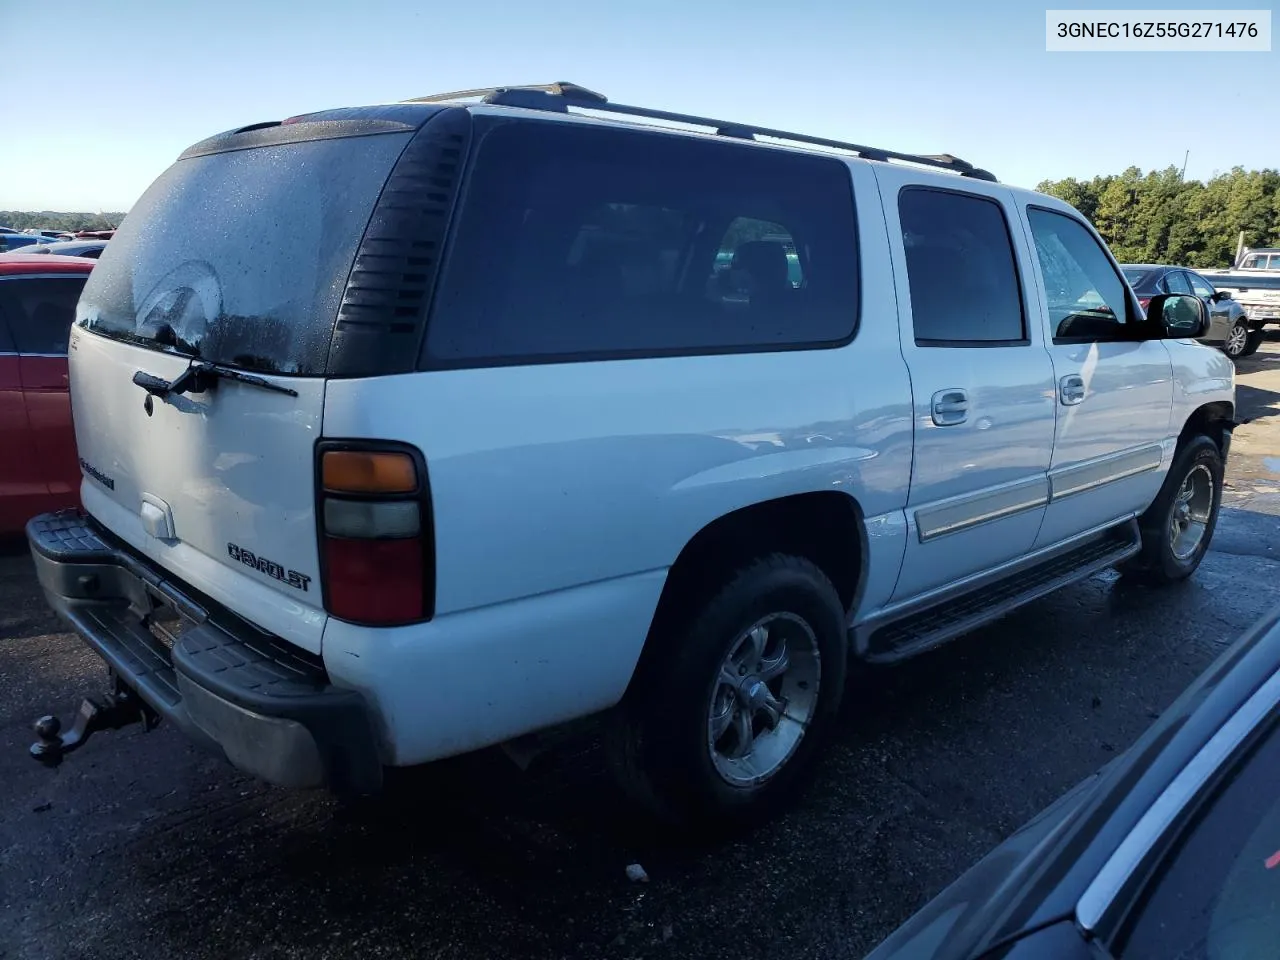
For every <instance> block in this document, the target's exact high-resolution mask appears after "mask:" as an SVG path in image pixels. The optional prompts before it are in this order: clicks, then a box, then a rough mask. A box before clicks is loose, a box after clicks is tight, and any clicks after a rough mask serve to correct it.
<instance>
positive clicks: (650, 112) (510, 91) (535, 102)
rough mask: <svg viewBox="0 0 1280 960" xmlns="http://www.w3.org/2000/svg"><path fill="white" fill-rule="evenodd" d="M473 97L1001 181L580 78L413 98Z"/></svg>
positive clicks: (948, 161) (944, 159)
mask: <svg viewBox="0 0 1280 960" xmlns="http://www.w3.org/2000/svg"><path fill="white" fill-rule="evenodd" d="M468 99H479V100H480V101H481V102H482V103H492V104H497V105H499V106H505V107H523V108H525V109H528V110H549V111H552V112H554V113H568V112H569V108H570V107H574V108H576V109H579V110H596V111H599V112H601V113H615V114H620V115H622V116H628V117H643V118H646V119H650V120H664V121H667V122H669V123H683V124H688V125H690V126H695V127H708V128H710V129H712V130H714V131H715V132H716V134H718V135H719V136H722V137H733V138H735V139H738V140H755V139H756V138H757V137H765V138H767V139H769V140H780V141H783V142H789V143H802V144H809V145H812V146H818V147H829V148H831V149H834V150H844V151H848V152H850V153H855V154H857V155H858V156H860V157H863V158H865V159H867V160H880V161H883V162H889V161H891V160H896V161H899V162H902V163H915V164H920V165H923V166H926V167H937V168H939V169H942V170H950V171H952V172H954V173H958V174H960V175H961V176H962V177H972V178H973V179H975V180H989V181H991V182H992V183H995V182H997V180H996V177H995V175H994V174H993V173H990V172H989V171H987V170H982V169H980V168H978V167H975V166H974V165H973V164H971V163H968V162H966V161H964V160H961V159H960V158H959V157H953V156H951V154H949V153H942V154H918V153H902V152H900V151H897V150H885V149H882V148H880V147H866V146H863V145H861V144H857V143H847V142H845V141H843V140H831V139H829V138H827V137H812V136H809V135H808V134H803V133H791V132H789V131H786V130H774V129H772V128H769V127H757V126H755V125H753V124H745V123H733V122H728V121H724V120H713V119H710V118H709V117H696V116H693V115H691V114H686V113H672V112H670V111H668V110H654V109H652V108H649V107H633V106H628V105H627V104H622V103H610V102H609V98H608V97H606V96H605V95H604V94H602V93H596V92H595V91H594V90H588V89H587V88H586V87H583V86H579V85H578V84H576V83H568V82H565V81H561V82H559V83H543V84H529V85H525V86H514V87H481V88H478V89H475V90H459V91H456V92H454V93H440V94H433V95H432V96H429V97H414V98H413V99H412V100H410V101H407V102H410V103H439V102H443V101H448V100H468Z"/></svg>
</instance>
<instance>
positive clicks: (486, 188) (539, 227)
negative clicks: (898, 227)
mask: <svg viewBox="0 0 1280 960" xmlns="http://www.w3.org/2000/svg"><path fill="white" fill-rule="evenodd" d="M856 282H857V251H856V248H855V235H854V220H853V197H852V192H851V189H850V183H849V171H848V168H847V167H846V166H845V165H844V164H843V163H841V162H840V161H838V160H833V159H830V158H826V157H816V156H812V157H811V156H804V155H800V154H790V153H784V152H782V151H778V150H771V149H761V148H759V147H749V146H745V145H741V144H733V143H722V142H715V141H703V140H693V139H691V138H686V137H676V136H670V135H665V134H654V133H649V132H642V131H634V132H633V131H627V130H615V129H606V128H602V127H586V126H579V125H576V124H575V125H569V124H559V123H543V122H528V123H507V124H505V125H502V126H497V127H494V128H493V129H492V130H491V131H490V132H489V133H488V134H487V135H486V136H485V137H484V138H483V140H482V141H481V144H480V147H479V150H478V154H477V157H476V161H475V165H474V167H473V169H472V171H471V173H470V176H469V179H468V187H467V192H466V196H465V199H464V202H463V206H462V210H461V213H460V217H459V224H458V226H457V229H456V233H455V236H454V239H453V243H452V247H451V249H450V251H449V254H448V257H447V259H446V263H445V268H444V276H443V278H442V280H441V286H440V288H439V290H438V291H437V296H436V302H435V305H434V309H433V312H432V316H431V320H430V323H429V325H428V329H427V337H426V344H425V351H424V354H425V355H424V362H425V363H426V364H427V365H435V366H476V365H484V364H492V363H510V362H522V361H523V362H530V361H538V360H542V361H544V362H545V361H549V360H554V359H570V358H574V359H585V358H589V357H593V356H594V357H607V356H629V355H630V356H635V355H645V354H650V355H653V354H663V353H707V352H719V351H723V350H768V349H773V348H779V347H787V346H795V345H812V346H821V345H829V344H834V343H839V342H843V341H845V340H847V339H848V338H849V337H850V336H851V335H852V333H853V329H854V325H855V322H856V320H857V303H858V299H857V286H856Z"/></svg>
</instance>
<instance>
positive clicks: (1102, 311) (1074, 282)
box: [1027, 208, 1129, 340]
mask: <svg viewBox="0 0 1280 960" xmlns="http://www.w3.org/2000/svg"><path fill="white" fill-rule="evenodd" d="M1027 218H1028V219H1029V220H1030V221H1031V235H1032V237H1033V239H1034V240H1035V247H1036V256H1037V257H1038V258H1039V260H1040V272H1041V273H1042V274H1043V276H1044V285H1045V291H1044V292H1045V299H1046V300H1047V302H1048V307H1049V321H1050V324H1051V327H1052V329H1053V331H1054V336H1055V337H1057V338H1063V339H1083V340H1114V339H1123V337H1124V334H1125V331H1124V325H1125V323H1126V322H1127V321H1128V317H1129V308H1128V304H1129V298H1128V294H1127V293H1126V291H1125V285H1124V283H1123V282H1122V281H1121V280H1120V274H1118V273H1117V272H1116V270H1115V268H1114V267H1113V266H1112V265H1111V261H1110V260H1108V259H1107V255H1106V254H1105V253H1104V252H1103V250H1102V247H1101V246H1100V245H1099V244H1098V241H1097V240H1095V239H1094V237H1093V234H1091V233H1090V232H1089V231H1088V230H1087V229H1086V228H1085V226H1084V225H1083V224H1082V223H1080V221H1078V220H1076V219H1075V218H1074V217H1068V216H1064V215H1063V214H1060V213H1052V212H1050V211H1048V210H1038V209H1035V208H1031V209H1029V210H1027Z"/></svg>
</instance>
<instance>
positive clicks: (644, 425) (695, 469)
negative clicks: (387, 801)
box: [71, 108, 1234, 765]
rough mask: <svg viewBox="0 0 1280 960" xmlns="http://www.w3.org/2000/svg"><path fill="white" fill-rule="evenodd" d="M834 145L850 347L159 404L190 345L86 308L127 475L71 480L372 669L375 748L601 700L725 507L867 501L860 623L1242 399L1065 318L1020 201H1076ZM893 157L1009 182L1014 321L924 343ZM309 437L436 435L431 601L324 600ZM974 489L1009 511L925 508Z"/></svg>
mask: <svg viewBox="0 0 1280 960" xmlns="http://www.w3.org/2000/svg"><path fill="white" fill-rule="evenodd" d="M490 109H496V108H490ZM761 149H782V148H775V147H761ZM847 164H848V169H849V175H850V178H851V180H852V183H853V188H854V194H855V202H856V209H857V217H858V233H859V250H860V254H859V255H860V257H861V264H860V268H861V269H860V274H861V298H862V303H861V312H860V316H861V320H860V326H859V329H858V332H857V335H856V337H855V338H854V339H853V341H852V342H851V343H850V344H848V345H847V346H845V347H842V348H839V349H826V350H812V351H804V350H798V351H788V352H779V353H739V354H731V355H721V356H699V357H671V358H659V359H632V360H615V361H607V362H594V363H566V364H553V365H538V366H527V367H520V366H514V367H512V366H508V367H496V368H488V369H475V370H454V371H446V372H430V373H418V374H409V375H403V376H394V377H379V378H371V379H365V380H360V379H356V380H331V381H328V382H326V381H324V380H320V379H305V378H289V377H271V378H269V379H271V380H273V381H275V382H277V383H287V384H288V385H289V386H291V387H293V388H294V389H296V390H298V391H299V394H300V396H299V397H298V398H297V399H296V400H294V399H292V398H289V397H286V396H283V395H280V394H275V393H269V392H266V391H262V390H259V389H255V388H252V387H248V386H245V385H242V384H236V383H231V382H227V383H224V384H222V385H221V386H220V387H219V389H218V390H217V391H213V392H211V393H209V394H208V395H203V396H197V397H186V398H178V399H177V400H176V401H173V402H172V403H170V402H161V401H157V402H156V403H155V405H154V406H155V410H154V413H153V414H152V415H151V416H148V415H147V414H146V413H145V412H144V410H143V392H142V391H141V390H140V389H138V388H137V387H135V386H133V385H132V384H131V383H130V379H131V377H132V376H133V374H134V372H135V371H137V370H145V371H147V372H149V373H152V374H155V375H156V376H160V377H165V378H172V377H174V376H176V375H177V374H178V373H180V372H181V369H182V367H183V366H184V362H183V361H181V360H180V359H177V358H174V357H170V356H165V355H162V354H159V353H157V352H154V351H150V350H145V349H142V348H139V347H134V346H129V345H126V344H124V343H119V342H116V341H111V340H106V339H103V338H101V337H98V336H96V335H94V334H91V333H87V332H84V331H76V332H75V335H74V344H73V349H72V352H71V370H72V377H71V380H72V397H73V405H74V412H75V420H76V429H77V442H78V444H79V450H80V455H81V457H82V458H83V459H84V460H85V461H87V462H88V463H90V464H92V466H93V467H94V469H95V470H97V471H99V472H100V473H103V474H106V475H108V476H110V477H111V478H112V479H113V480H114V489H107V488H106V487H105V486H103V484H101V483H100V482H99V481H98V480H96V479H94V478H92V477H90V476H86V477H85V479H84V482H83V487H82V493H83V500H84V504H85V506H86V508H87V509H88V511H89V512H90V513H91V514H93V515H94V516H95V517H96V518H97V519H98V520H99V521H101V522H102V523H103V524H105V525H106V526H107V527H108V528H109V529H110V530H112V531H113V532H115V533H116V534H117V535H118V536H119V537H121V538H122V539H123V540H125V541H126V542H128V543H129V544H131V545H133V546H134V547H136V548H137V549H139V550H140V551H142V552H143V553H144V554H145V555H146V556H147V557H149V558H150V559H151V560H153V561H154V562H155V563H156V564H158V565H159V566H160V567H162V568H163V569H165V570H167V571H170V572H171V573H172V574H173V575H174V576H175V577H176V578H178V579H179V580H181V581H183V582H185V583H186V584H189V585H190V586H192V587H195V588H197V589H198V590H200V591H202V592H203V593H205V594H207V595H208V596H210V597H212V598H213V599H215V600H217V601H219V602H220V603H222V604H225V605H226V606H227V607H229V608H230V609H231V610H232V611H234V612H236V613H237V614H239V615H240V616H242V617H244V618H245V619H247V620H249V621H250V622H252V623H255V624H257V625H258V626H260V627H262V628H263V629H265V630H268V631H270V632H272V633H275V634H278V635H280V636H281V637H283V638H285V639H287V640H289V641H291V642H293V643H296V644H297V645H299V646H300V647H303V648H305V649H307V650H310V651H313V652H320V653H321V654H322V656H323V659H324V662H325V665H326V667H327V669H328V671H329V674H330V676H331V678H332V680H333V682H334V683H336V684H339V685H342V686H347V687H350V688H354V689H356V690H359V691H360V692H361V693H362V694H364V695H365V697H366V698H367V700H368V702H369V704H370V705H371V708H372V709H373V712H374V716H375V721H376V724H377V726H378V729H379V732H380V737H381V744H382V749H383V754H384V760H385V762H387V763H390V764H397V765H407V764H414V763H420V762H424V761H428V760H432V759H435V758H439V757H444V756H448V755H452V754H457V753H462V752H466V751H469V750H474V749H477V748H480V747H483V746H486V745H489V744H493V743H497V742H501V741H503V740H507V739H510V738H512V737H515V736H519V735H521V734H524V733H527V732H531V731H535V730H538V729H540V728H545V727H547V726H549V725H552V724H555V723H558V722H560V721H565V720H569V719H571V718H574V717H579V716H583V715H587V714H591V713H593V712H596V711H599V710H602V709H605V708H607V707H609V706H610V705H612V704H614V703H616V702H617V701H618V700H619V699H620V698H621V697H622V695H623V693H624V691H625V690H626V687H627V684H628V682H629V681H630V678H631V675H632V672H633V670H634V668H635V665H636V662H637V659H638V657H639V655H640V652H641V649H642V647H643V645H644V642H645V638H646V635H647V633H648V630H649V626H650V622H651V620H652V618H653V614H654V611H655V608H656V606H657V603H658V600H659V597H660V595H661V592H662V589H663V585H664V582H665V579H666V574H667V571H668V569H669V568H670V567H671V565H672V564H673V563H674V562H675V560H676V558H677V556H678V555H679V554H680V551H681V549H682V548H683V547H684V546H685V545H686V544H687V543H688V542H689V541H690V540H691V539H692V538H693V537H694V536H695V535H696V534H697V533H698V531H700V530H701V529H703V528H704V527H706V526H707V525H708V524H710V523H712V522H713V521H715V520H716V519H717V518H719V517H722V516H724V515H725V514H727V513H730V512H732V511H734V510H737V509H739V508H741V507H745V506H749V505H751V504H755V503H760V502H763V501H767V500H772V499H775V498H778V497H784V496H788V495H792V494H800V493H806V492H811V491H838V492H840V493H843V494H845V495H847V496H849V497H850V498H852V499H853V500H855V501H856V503H857V505H858V508H859V512H860V514H861V516H862V517H863V518H864V533H865V561H866V563H865V570H864V581H863V584H862V587H861V590H860V592H859V596H858V600H857V602H856V604H855V608H854V609H852V610H851V611H850V624H851V626H856V625H857V624H859V623H862V622H864V621H866V620H868V619H870V618H873V617H876V616H877V615H878V614H882V613H883V612H884V611H885V609H886V608H887V607H889V606H890V605H891V604H892V605H894V606H899V605H904V604H906V605H909V604H910V603H911V602H912V601H913V600H915V599H918V598H919V597H920V596H921V595H923V594H926V593H929V592H932V591H935V590H938V589H939V588H945V587H946V586H947V585H948V584H952V583H955V582H957V581H960V580H964V579H966V578H970V577H973V576H975V575H979V574H982V573H983V572H985V571H988V570H990V569H991V568H993V567H996V566H998V565H1000V564H1002V563H1005V562H1007V561H1009V560H1011V559H1016V558H1018V557H1020V556H1023V555H1026V554H1028V553H1030V552H1032V551H1033V550H1035V549H1039V548H1042V547H1045V546H1048V545H1051V544H1053V543H1057V542H1060V541H1063V540H1067V539H1069V538H1071V537H1072V536H1075V535H1078V534H1080V533H1081V532H1083V531H1086V530H1089V529H1092V528H1096V527H1098V526H1099V525H1104V524H1107V523H1111V522H1117V521H1123V520H1125V519H1127V518H1130V517H1133V516H1134V515H1136V514H1138V513H1140V512H1141V511H1142V510H1143V509H1145V508H1146V507H1147V506H1148V505H1149V504H1150V502H1151V501H1152V499H1153V498H1154V497H1155V496H1156V493H1157V491H1158V490H1159V488H1160V485H1161V483H1162V481H1163V478H1164V476H1165V474H1166V472H1167V470H1168V467H1169V463H1170V459H1171V457H1172V454H1173V451H1174V447H1175V443H1176V439H1177V437H1178V434H1179V432H1180V431H1181V429H1182V427H1183V425H1184V424H1185V422H1186V421H1187V419H1188V418H1189V417H1190V416H1191V415H1192V414H1193V412H1194V411H1195V410H1196V409H1197V408H1199V407H1200V406H1202V405H1204V404H1206V403H1209V402H1214V401H1227V402H1232V401H1233V400H1234V380H1233V377H1234V374H1233V367H1232V364H1231V362H1230V361H1229V360H1228V359H1227V358H1226V357H1224V356H1223V355H1222V354H1221V353H1220V352H1219V351H1217V350H1214V349H1212V348H1209V347H1206V346H1202V345H1199V344H1197V343H1195V342H1194V341H1149V342H1145V343H1140V344H1086V345H1063V346H1055V345H1054V344H1053V343H1052V339H1051V333H1050V331H1049V329H1048V323H1049V321H1048V317H1047V309H1046V306H1045V303H1044V298H1043V294H1042V289H1043V283H1042V281H1041V279H1040V276H1039V266H1038V264H1037V262H1036V256H1035V252H1034V250H1033V248H1032V246H1031V242H1030V240H1029V228H1028V227H1027V224H1026V218H1025V208H1026V206H1027V205H1028V204H1036V205H1039V206H1044V207H1050V208H1053V209H1056V210H1060V211H1062V212H1064V213H1068V214H1069V215H1072V216H1077V217H1078V214H1076V213H1075V212H1074V211H1073V210H1071V208H1069V207H1067V206H1066V205H1065V204H1061V203H1059V202H1058V201H1056V200H1053V199H1051V198H1047V197H1043V196H1041V195H1038V194H1033V193H1029V192H1026V191H1019V190H1014V189H1011V188H1009V187H1005V186H1001V185H998V184H991V183H986V182H982V181H978V180H966V179H961V178H958V177H955V176H953V175H949V174H935V173H931V172H927V171H921V170H917V169H912V168H905V167H890V166H887V165H884V164H878V163H874V162H871V161H866V160H861V159H850V160H848V161H847ZM906 184H923V185H932V186H937V187H940V188H943V189H950V190H959V191H967V192H971V193H975V194H979V195H982V196H986V197H989V198H993V199H995V200H997V201H998V202H999V203H1000V204H1001V206H1002V207H1003V208H1004V210H1005V213H1006V216H1007V218H1008V220H1009V224H1010V229H1011V234H1012V239H1013V243H1014V248H1015V253H1016V259H1017V263H1018V267H1019V270H1020V273H1021V275H1022V282H1023V288H1024V308H1025V311H1026V317H1027V320H1028V325H1029V341H1028V342H1027V343H1025V344H1020V345H1017V346H1008V347H1004V346H1001V347H993V348H988V349H979V350H974V349H968V350H965V349H960V348H956V349H948V348H937V347H930V348H924V347H917V346H916V345H915V343H914V340H913V335H912V326H911V314H910V296H909V290H908V286H907V279H906V276H905V259H904V251H903V248H902V241H901V230H900V228H899V227H898V222H897V216H898V214H897V203H896V196H897V190H898V188H899V187H901V186H903V185H906ZM1069 373H1073V374H1079V375H1080V376H1082V377H1083V378H1084V380H1085V389H1086V397H1085V399H1084V401H1083V402H1082V403H1080V404H1079V405H1076V406H1072V407H1065V406H1063V404H1062V403H1060V402H1059V398H1058V381H1059V379H1060V378H1061V377H1062V376H1064V375H1066V374H1069ZM949 387H961V388H964V389H965V390H967V391H968V395H969V398H970V412H969V417H968V421H967V423H966V424H963V425H961V426H960V427H939V426H935V425H934V423H933V422H932V420H931V418H930V402H931V401H930V398H931V396H932V395H933V394H934V392H935V391H938V390H941V389H944V388H949ZM175 404H184V405H190V406H188V407H187V408H186V409H183V410H180V409H176V407H175V406H174V405H175ZM321 437H338V438H345V439H355V438H370V439H378V440H394V441H403V442H405V443H409V444H413V445H414V446H416V447H418V448H419V449H421V450H422V451H423V453H424V455H425V457H426V462H427V465H428V473H429V477H430V485H431V495H432V503H433V510H434V524H435V538H436V542H435V552H436V568H437V589H436V615H435V617H434V618H433V619H432V620H431V621H430V622H427V623H423V624H419V625H415V626H407V627H399V628H391V629H385V628H384V629H377V628H367V627H358V626H354V625H352V624H349V623H346V622H342V621H339V620H336V619H333V618H330V617H328V616H327V614H326V613H325V611H324V610H323V608H322V606H321V605H320V594H319V591H318V589H317V588H318V584H319V578H320V570H319V564H318V560H317V553H318V551H317V538H316V529H315V516H314V502H315V491H314V473H313V471H314V465H313V457H314V452H313V451H314V444H315V441H316V440H317V439H319V438H321ZM1117 464H1118V466H1117ZM1139 468H1140V469H1139ZM1124 470H1130V471H1132V472H1131V473H1129V474H1128V475H1125V476H1120V475H1121V474H1122V473H1123V472H1124ZM1067 494H1070V495H1067ZM144 495H146V496H147V497H149V498H150V500H151V501H152V502H154V501H156V500H159V501H162V502H163V503H165V504H167V505H168V507H169V509H170V511H171V523H172V529H171V530H164V529H161V530H160V531H159V532H160V533H171V534H172V536H157V535H155V531H156V529H157V528H156V525H155V521H154V519H152V520H145V519H144V511H143V507H142V503H143V497H144ZM984 504H985V505H989V506H991V507H992V509H994V510H996V511H999V510H1002V509H1003V510H1007V509H1008V508H1010V506H1017V507H1019V509H1017V510H1016V512H1012V513H1009V515H1007V516H1001V517H997V518H996V519H992V520H989V521H987V522H983V523H980V524H977V525H971V526H970V527H969V528H968V529H960V530H959V531H957V532H950V533H948V532H943V533H941V534H938V535H934V534H935V533H936V531H938V530H943V529H944V528H945V526H946V525H947V524H949V523H952V522H954V520H955V518H956V517H960V518H963V517H965V516H968V517H970V518H972V517H973V516H975V515H980V514H981V512H982V509H984V506H983V505H984ZM1026 504H1030V506H1026ZM228 543H234V544H237V545H239V546H240V547H243V548H245V549H248V550H251V551H253V552H254V553H256V554H258V555H260V556H262V557H266V558H270V559H271V560H272V561H275V562H278V563H279V564H281V565H283V566H284V567H286V568H289V569H290V570H293V571H298V572H300V573H302V574H304V575H306V576H307V577H310V578H311V583H312V584H313V589H311V590H310V591H308V592H305V593H304V592H301V591H299V590H297V589H296V588H290V587H289V586H288V585H286V584H285V583H282V582H281V581H279V580H277V579H273V578H271V577H270V576H267V575H265V574H264V573H262V572H260V571H259V570H256V569H253V568H251V567H248V566H245V565H244V564H241V563H237V562H236V561H235V560H234V559H232V558H231V556H229V554H228V548H227V544H228Z"/></svg>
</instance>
